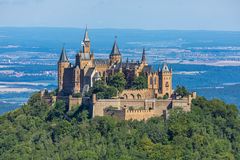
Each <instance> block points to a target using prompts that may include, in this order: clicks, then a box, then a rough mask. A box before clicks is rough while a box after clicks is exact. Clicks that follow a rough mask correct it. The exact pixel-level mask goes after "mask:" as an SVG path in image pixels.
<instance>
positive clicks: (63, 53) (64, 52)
mask: <svg viewBox="0 0 240 160" xmlns="http://www.w3.org/2000/svg"><path fill="white" fill-rule="evenodd" d="M59 62H69V61H68V57H67V54H66V51H65V49H64V47H63V48H62V52H61V55H60V58H59Z"/></svg>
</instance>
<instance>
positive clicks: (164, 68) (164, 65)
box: [162, 63, 169, 72]
mask: <svg viewBox="0 0 240 160" xmlns="http://www.w3.org/2000/svg"><path fill="white" fill-rule="evenodd" d="M162 72H169V68H168V66H167V63H164V64H163V67H162Z"/></svg>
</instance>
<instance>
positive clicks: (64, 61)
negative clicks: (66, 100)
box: [58, 47, 70, 92]
mask: <svg viewBox="0 0 240 160" xmlns="http://www.w3.org/2000/svg"><path fill="white" fill-rule="evenodd" d="M69 66H70V62H69V60H68V57H67V54H66V51H65V49H64V47H63V48H62V52H61V55H60V58H59V61H58V91H59V92H61V91H62V90H63V78H64V70H65V68H68V67H69Z"/></svg>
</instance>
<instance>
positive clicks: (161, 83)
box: [56, 28, 196, 120]
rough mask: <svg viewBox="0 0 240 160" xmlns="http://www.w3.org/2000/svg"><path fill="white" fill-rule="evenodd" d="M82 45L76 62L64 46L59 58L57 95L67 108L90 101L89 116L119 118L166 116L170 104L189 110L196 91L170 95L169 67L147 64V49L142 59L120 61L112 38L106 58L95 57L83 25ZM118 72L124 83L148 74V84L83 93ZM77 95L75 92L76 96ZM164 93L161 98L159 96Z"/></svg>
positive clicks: (115, 43)
mask: <svg viewBox="0 0 240 160" xmlns="http://www.w3.org/2000/svg"><path fill="white" fill-rule="evenodd" d="M82 45H83V47H82V50H80V51H79V52H78V53H77V54H76V57H75V64H71V63H70V61H69V60H68V57H67V55H66V51H65V49H64V48H63V49H62V52H61V56H60V59H59V61H58V93H57V97H56V98H57V99H63V100H64V101H65V102H67V103H68V106H69V109H72V108H73V107H74V106H80V105H81V104H82V103H85V104H87V105H89V106H90V107H89V111H90V113H91V115H92V117H95V116H104V115H111V116H115V117H118V118H120V119H124V120H128V119H137V120H143V119H148V118H150V117H154V116H162V115H164V116H165V117H166V116H167V112H168V110H169V109H171V108H175V107H181V108H182V109H183V110H184V111H190V109H191V100H192V99H193V98H195V97H196V93H193V94H191V95H189V96H188V97H183V98H181V99H178V98H176V97H174V95H173V89H172V69H171V68H169V67H168V65H167V64H166V63H164V64H163V66H162V68H159V69H158V70H157V71H154V70H153V67H152V66H151V65H148V63H147V59H146V52H145V49H143V52H142V58H141V61H137V62H134V61H129V60H128V59H127V60H126V61H125V62H123V60H122V54H121V52H120V50H119V48H118V44H117V40H116V39H115V41H114V44H113V47H112V50H111V53H110V54H109V59H96V58H95V57H94V54H93V53H92V52H91V41H90V38H89V35H88V30H87V28H86V30H85V34H84V38H83V43H82ZM118 72H121V73H123V74H124V76H125V79H126V80H127V84H128V83H130V82H131V81H133V79H134V78H136V77H138V76H139V75H140V74H144V75H145V76H146V77H147V81H148V85H147V88H144V89H139V90H137V89H125V90H123V91H122V92H121V93H119V94H118V96H117V97H114V98H112V99H98V97H97V96H96V95H95V94H93V95H92V97H91V98H89V97H85V94H86V93H87V92H88V91H89V89H90V88H91V87H93V85H94V83H95V82H96V81H98V80H103V81H107V79H108V78H109V76H111V75H113V74H115V73H118ZM76 95H78V96H76ZM164 96H165V97H166V98H165V99H163V98H162V97H164Z"/></svg>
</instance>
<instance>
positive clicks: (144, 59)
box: [142, 48, 146, 62]
mask: <svg viewBox="0 0 240 160" xmlns="http://www.w3.org/2000/svg"><path fill="white" fill-rule="evenodd" d="M142 62H146V53H145V48H143V53H142Z"/></svg>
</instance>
